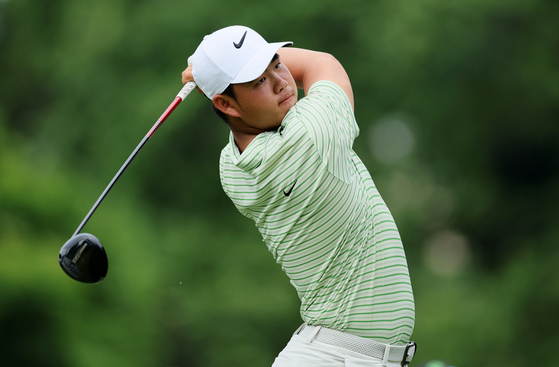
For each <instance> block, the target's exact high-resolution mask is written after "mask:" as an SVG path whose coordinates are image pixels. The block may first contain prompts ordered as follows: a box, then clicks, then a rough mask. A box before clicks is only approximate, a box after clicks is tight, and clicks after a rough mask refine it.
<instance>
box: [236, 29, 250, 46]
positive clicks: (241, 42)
mask: <svg viewBox="0 0 559 367" xmlns="http://www.w3.org/2000/svg"><path fill="white" fill-rule="evenodd" d="M247 32H248V31H245V34H243V38H241V40H240V41H239V43H235V42H233V46H235V48H241V47H243V43H245V37H246V36H247Z"/></svg>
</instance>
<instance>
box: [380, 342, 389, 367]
mask: <svg viewBox="0 0 559 367" xmlns="http://www.w3.org/2000/svg"><path fill="white" fill-rule="evenodd" d="M388 357H390V345H387V346H386V348H385V349H384V356H383V357H382V365H383V367H386V365H388Z"/></svg>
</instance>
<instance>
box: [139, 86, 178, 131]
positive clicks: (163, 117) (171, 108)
mask: <svg viewBox="0 0 559 367" xmlns="http://www.w3.org/2000/svg"><path fill="white" fill-rule="evenodd" d="M181 102H182V98H181V97H178V96H177V98H175V100H174V101H173V103H171V104H170V105H169V107H167V109H166V110H165V112H163V114H162V115H161V117H160V118H159V120H157V122H156V123H155V125H153V127H152V128H151V130H150V131H149V132H148V133H147V135H146V136H148V137H150V138H151V136H152V135H153V134H154V133H155V131H157V129H159V126H161V125H162V124H163V122H165V120H166V119H167V117H169V115H170V114H171V112H173V111H174V110H175V108H177V106H178V105H179V103H181Z"/></svg>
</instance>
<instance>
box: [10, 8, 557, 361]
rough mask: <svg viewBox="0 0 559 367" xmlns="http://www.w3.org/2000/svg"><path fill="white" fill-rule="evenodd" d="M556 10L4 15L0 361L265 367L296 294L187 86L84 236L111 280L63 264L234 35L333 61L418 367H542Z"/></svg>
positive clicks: (553, 259) (551, 329)
mask: <svg viewBox="0 0 559 367" xmlns="http://www.w3.org/2000/svg"><path fill="white" fill-rule="evenodd" d="M557 19H559V3H558V2H556V1H552V0H506V1H505V0H483V1H479V0H474V1H465V0H450V1H449V0H446V1H443V0H373V1H371V0H345V1H338V0H321V1H318V0H316V1H304V0H303V1H300V0H297V1H295V0H285V1H283V2H273V3H269V2H263V1H250V0H244V1H239V0H230V1H216V0H206V1H177V0H161V1H148V0H134V1H132V0H97V1H95V2H82V1H72V0H49V1H37V0H1V1H0V366H3V367H8V366H10V367H11V366H46V367H48V366H59V367H60V366H68V367H70V366H72V367H90V366H91V367H93V366H116V367H126V366H134V367H141V366H146V367H147V366H152V367H153V366H161V367H165V366H182V367H201V366H204V367H214V366H230V367H233V366H247V365H250V366H270V365H271V363H272V361H273V359H274V358H275V356H276V355H277V353H278V352H279V351H280V350H281V349H282V348H283V346H284V345H285V344H286V342H287V341H288V340H289V338H290V335H291V333H292V332H293V331H294V330H295V329H296V328H297V327H298V326H299V324H300V322H301V321H300V317H299V314H298V305H299V302H298V299H297V296H296V294H295V291H294V290H293V289H292V288H291V286H290V284H289V282H288V279H287V277H286V276H285V275H284V274H283V273H282V271H281V269H280V268H279V267H278V266H277V264H275V263H274V261H273V259H272V257H271V256H270V255H269V254H268V253H267V250H266V248H265V246H264V245H263V244H262V243H261V239H260V236H259V234H258V232H257V230H256V229H255V228H254V225H253V223H252V222H251V221H250V220H248V219H246V218H244V217H242V216H241V215H240V214H238V213H237V212H236V209H235V208H234V207H233V205H232V203H231V202H230V201H229V199H228V198H227V197H226V196H225V194H224V193H223V192H222V190H221V186H220V183H219V175H218V158H219V153H220V150H221V148H222V147H223V146H225V144H226V143H227V136H228V129H227V127H226V126H225V125H224V124H223V123H222V122H220V121H219V120H218V119H217V117H215V116H214V115H213V113H212V112H211V109H210V105H209V102H208V101H207V100H206V99H205V98H204V97H203V96H201V95H198V94H197V93H194V94H193V95H192V96H191V97H189V98H188V99H187V100H186V101H185V102H183V103H182V104H181V105H180V106H179V108H178V109H177V110H176V111H175V112H174V113H173V115H171V117H170V118H169V119H168V120H167V121H166V123H165V125H163V127H162V128H161V129H159V130H158V132H157V134H156V135H155V137H154V139H152V140H151V141H150V143H149V144H148V145H147V146H146V147H145V148H144V150H143V151H142V153H141V154H140V155H139V156H138V157H137V158H136V160H135V161H134V163H133V164H132V165H131V167H130V168H129V169H128V170H127V172H126V173H125V175H123V176H122V178H121V179H120V180H119V182H118V184H117V185H116V186H115V188H114V189H113V191H112V192H111V194H110V195H109V196H108V198H107V199H106V200H105V201H104V203H103V204H102V205H101V207H100V208H99V210H98V211H97V212H96V214H95V215H94V216H93V217H92V219H91V220H90V222H89V223H88V225H87V226H86V228H85V231H86V232H91V233H94V234H95V235H96V236H97V237H98V238H99V239H100V240H101V242H102V243H103V244H104V246H105V247H106V249H107V252H108V255H109V261H110V269H109V274H108V277H107V279H105V280H104V281H103V282H101V283H99V284H96V285H85V284H81V283H77V282H75V281H73V280H71V279H70V278H68V277H67V276H66V275H65V274H64V273H63V272H62V270H61V269H60V268H59V266H58V264H57V256H58V251H59V250H60V247H61V246H62V245H63V244H64V243H65V241H66V240H67V239H68V238H69V237H70V236H71V234H72V233H73V232H74V230H75V228H76V227H77V226H78V224H79V223H80V222H81V220H82V218H83V217H84V215H85V214H86V213H87V211H88V210H89V208H90V207H91V205H93V203H94V202H95V200H96V199H97V197H98V196H99V194H100V193H101V192H102V190H103V189H104V188H105V186H106V185H107V184H108V182H109V181H110V179H111V178H112V177H113V175H114V173H116V171H117V170H118V168H119V167H120V165H121V164H122V163H123V162H124V160H125V159H126V158H127V157H128V155H129V154H130V152H131V151H132V150H133V149H134V147H135V146H136V145H137V144H138V142H139V141H140V140H141V139H142V137H143V136H144V134H145V133H146V132H147V131H148V130H149V128H150V127H151V126H152V125H153V123H154V122H155V121H156V120H157V118H158V117H159V116H160V114H161V113H162V112H163V111H164V109H165V108H166V107H167V106H168V105H169V103H170V102H171V101H172V100H173V98H174V97H175V95H176V93H177V92H178V91H179V89H180V87H181V83H180V72H181V71H182V70H183V68H184V67H185V66H186V59H187V57H188V56H189V55H190V54H191V53H192V52H193V51H194V49H195V48H196V46H197V45H198V43H199V42H200V40H201V39H202V37H203V36H204V35H205V34H208V33H211V32H213V31H214V30H216V29H218V28H221V27H224V26H228V25H233V24H243V25H247V26H250V27H252V28H254V29H256V30H257V31H259V32H260V33H261V34H262V35H263V36H264V37H265V38H267V39H268V40H269V41H285V40H291V41H293V42H294V43H295V46H297V47H302V48H310V49H315V50H321V51H326V52H329V53H332V54H333V55H335V56H336V57H337V58H338V59H339V60H340V61H341V62H342V63H343V64H344V66H345V67H346V70H347V72H348V74H349V75H350V78H351V79H352V83H353V87H354V91H355V100H356V116H357V121H358V123H359V124H360V127H361V135H360V137H359V138H358V139H357V140H356V142H355V145H354V148H355V150H356V151H357V153H358V154H359V155H360V156H361V158H362V159H363V161H364V162H365V164H366V165H367V166H368V167H369V170H370V171H371V174H372V176H373V179H374V180H375V181H376V184H377V186H378V187H379V189H380V191H381V193H382V194H383V196H384V198H385V200H386V202H387V203H388V205H389V207H390V208H391V210H392V212H393V214H394V216H395V219H396V221H397V223H398V225H399V228H400V230H401V234H402V237H403V240H404V245H405V247H406V252H407V255H408V260H409V265H410V272H411V275H412V281H413V285H414V290H415V297H416V309H417V318H416V329H415V332H414V335H413V339H414V340H416V341H417V343H418V344H419V352H418V355H417V358H416V360H415V361H414V362H413V363H412V366H421V365H425V363H427V362H428V361H430V360H433V359H438V360H443V361H446V362H447V363H448V364H449V365H454V366H478V367H481V366H505V365H506V366H509V367H520V366H527V365H549V363H552V362H550V361H549V359H550V358H552V356H553V351H554V350H555V348H556V345H557V344H558V343H559V334H558V333H557V330H558V329H559V312H558V311H559V281H558V280H559V267H558V266H557V262H558V261H559V250H558V246H557V242H558V240H559V229H558V227H557V226H556V225H555V222H556V221H557V219H558V218H559V216H558V213H557V208H558V206H559V196H558V180H559V175H558V172H559V145H558V144H557V142H556V140H557V138H558V136H559V124H558V120H559V22H557Z"/></svg>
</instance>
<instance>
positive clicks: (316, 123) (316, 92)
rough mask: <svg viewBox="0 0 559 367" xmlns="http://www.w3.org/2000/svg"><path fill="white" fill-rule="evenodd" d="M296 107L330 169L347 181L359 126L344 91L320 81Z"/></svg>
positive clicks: (334, 85) (333, 84) (329, 83)
mask: <svg viewBox="0 0 559 367" xmlns="http://www.w3.org/2000/svg"><path fill="white" fill-rule="evenodd" d="M296 108H297V110H296V112H297V115H298V117H299V119H300V120H301V121H302V122H303V123H304V124H305V126H306V128H307V130H308V132H309V135H310V136H311V138H312V139H313V141H314V143H315V145H316V148H317V150H318V152H319V154H320V156H321V158H322V159H323V160H324V161H325V162H326V163H327V164H328V170H329V171H330V172H331V173H333V174H334V175H336V176H337V177H339V178H340V179H342V180H344V181H346V182H348V180H349V179H350V178H349V177H348V174H349V170H348V169H347V164H348V163H347V162H348V161H350V160H351V158H350V157H351V153H352V149H353V141H354V140H355V138H356V137H357V136H358V135H359V127H358V126H357V122H356V121H355V115H354V113H353V108H352V106H351V103H350V101H349V98H348V97H347V95H346V94H345V92H344V91H343V90H342V89H341V88H340V87H339V86H338V85H336V84H335V83H332V82H329V81H320V82H317V83H315V84H313V85H312V86H311V88H310V89H309V92H308V94H307V96H306V97H305V98H303V99H301V101H299V102H298V104H297V105H296Z"/></svg>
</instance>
